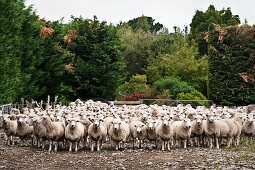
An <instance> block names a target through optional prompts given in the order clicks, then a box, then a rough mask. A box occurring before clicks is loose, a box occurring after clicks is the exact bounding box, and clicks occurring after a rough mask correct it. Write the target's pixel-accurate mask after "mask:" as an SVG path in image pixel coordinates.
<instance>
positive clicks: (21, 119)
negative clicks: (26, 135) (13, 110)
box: [18, 116, 26, 125]
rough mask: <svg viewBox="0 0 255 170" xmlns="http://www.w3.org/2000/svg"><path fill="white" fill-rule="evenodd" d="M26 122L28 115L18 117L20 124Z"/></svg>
mask: <svg viewBox="0 0 255 170" xmlns="http://www.w3.org/2000/svg"><path fill="white" fill-rule="evenodd" d="M24 123H26V117H25V116H21V117H19V119H18V124H19V125H22V124H24Z"/></svg>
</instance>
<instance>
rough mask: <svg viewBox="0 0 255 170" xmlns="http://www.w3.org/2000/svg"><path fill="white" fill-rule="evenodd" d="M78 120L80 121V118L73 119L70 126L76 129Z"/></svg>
mask: <svg viewBox="0 0 255 170" xmlns="http://www.w3.org/2000/svg"><path fill="white" fill-rule="evenodd" d="M77 122H78V120H71V121H70V128H71V129H75V127H76V126H77Z"/></svg>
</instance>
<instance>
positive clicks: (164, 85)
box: [153, 77, 195, 98]
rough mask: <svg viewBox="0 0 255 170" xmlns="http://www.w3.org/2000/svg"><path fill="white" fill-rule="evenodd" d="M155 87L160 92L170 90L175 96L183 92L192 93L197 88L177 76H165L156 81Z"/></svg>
mask: <svg viewBox="0 0 255 170" xmlns="http://www.w3.org/2000/svg"><path fill="white" fill-rule="evenodd" d="M153 87H154V88H155V89H156V90H157V91H160V92H163V91H164V90H169V92H170V94H171V95H173V96H172V97H173V98H175V97H176V96H177V94H179V93H181V92H184V93H191V92H192V91H194V90H195V89H194V88H193V87H192V86H190V85H189V84H188V83H186V82H183V81H181V80H180V79H178V78H175V77H164V78H162V79H160V80H158V81H156V82H154V84H153Z"/></svg>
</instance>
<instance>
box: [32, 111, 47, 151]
mask: <svg viewBox="0 0 255 170" xmlns="http://www.w3.org/2000/svg"><path fill="white" fill-rule="evenodd" d="M31 123H32V125H33V127H34V137H35V139H36V143H37V147H38V148H39V147H40V142H42V149H44V147H45V140H46V139H47V130H46V128H45V127H44V125H43V124H42V118H41V117H39V116H35V117H33V118H32V122H31Z"/></svg>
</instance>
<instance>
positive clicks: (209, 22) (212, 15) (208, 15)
mask: <svg viewBox="0 0 255 170" xmlns="http://www.w3.org/2000/svg"><path fill="white" fill-rule="evenodd" d="M239 23H240V18H239V16H238V15H233V14H232V12H231V9H230V8H227V9H222V10H220V11H218V10H216V9H215V7H214V6H213V5H210V6H209V7H208V9H207V11H205V12H203V11H199V10H197V11H196V14H195V15H194V16H193V18H192V22H191V24H190V38H191V39H195V41H196V43H197V44H198V47H199V53H200V55H204V54H207V52H208V48H207V43H206V41H205V40H204V36H205V32H207V31H209V30H212V29H214V26H213V24H219V25H221V26H230V25H236V24H239Z"/></svg>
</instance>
